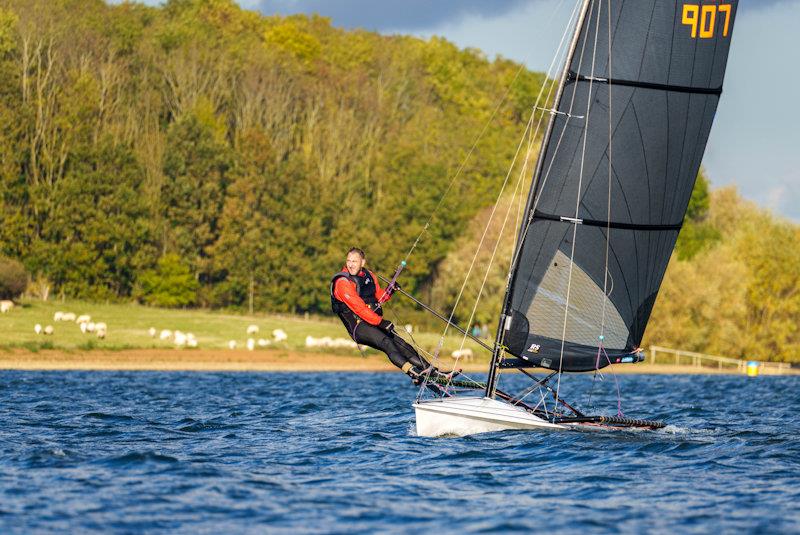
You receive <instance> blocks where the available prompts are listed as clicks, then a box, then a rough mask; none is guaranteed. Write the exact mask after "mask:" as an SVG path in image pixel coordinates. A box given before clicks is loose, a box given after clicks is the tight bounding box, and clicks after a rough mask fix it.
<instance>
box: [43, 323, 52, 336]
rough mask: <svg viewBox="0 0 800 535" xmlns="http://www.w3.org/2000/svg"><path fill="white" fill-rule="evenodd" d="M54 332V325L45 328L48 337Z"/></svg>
mask: <svg viewBox="0 0 800 535" xmlns="http://www.w3.org/2000/svg"><path fill="white" fill-rule="evenodd" d="M53 330H54V329H53V326H52V325H48V326H46V327H45V328H44V334H48V335H49V334H53Z"/></svg>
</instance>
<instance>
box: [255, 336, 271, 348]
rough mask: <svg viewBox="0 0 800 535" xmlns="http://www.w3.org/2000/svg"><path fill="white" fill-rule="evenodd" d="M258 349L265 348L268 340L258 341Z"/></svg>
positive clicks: (261, 339)
mask: <svg viewBox="0 0 800 535" xmlns="http://www.w3.org/2000/svg"><path fill="white" fill-rule="evenodd" d="M257 343H258V347H267V346H268V345H269V343H270V342H269V340H265V339H264V338H259V339H258V342H257Z"/></svg>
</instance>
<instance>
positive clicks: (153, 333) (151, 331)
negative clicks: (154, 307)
mask: <svg viewBox="0 0 800 535" xmlns="http://www.w3.org/2000/svg"><path fill="white" fill-rule="evenodd" d="M147 333H148V334H149V335H150V338H155V337H156V328H155V327H150V328H149V329H148V330H147Z"/></svg>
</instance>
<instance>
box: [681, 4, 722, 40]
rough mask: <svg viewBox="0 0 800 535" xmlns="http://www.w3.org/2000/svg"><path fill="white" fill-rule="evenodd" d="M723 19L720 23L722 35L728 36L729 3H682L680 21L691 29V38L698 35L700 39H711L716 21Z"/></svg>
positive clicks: (715, 28) (715, 27)
mask: <svg viewBox="0 0 800 535" xmlns="http://www.w3.org/2000/svg"><path fill="white" fill-rule="evenodd" d="M718 20H720V21H724V23H723V24H722V37H728V33H729V30H730V25H731V5H730V4H719V5H715V4H707V5H699V4H684V6H683V18H682V19H681V22H682V23H683V25H684V26H689V27H690V28H691V29H692V39H696V38H697V37H698V36H699V37H700V39H711V38H713V37H714V35H715V33H716V30H717V21H718Z"/></svg>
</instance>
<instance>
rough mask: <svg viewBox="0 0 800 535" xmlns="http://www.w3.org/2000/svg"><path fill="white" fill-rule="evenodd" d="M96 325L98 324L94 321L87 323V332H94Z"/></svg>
mask: <svg viewBox="0 0 800 535" xmlns="http://www.w3.org/2000/svg"><path fill="white" fill-rule="evenodd" d="M95 327H97V324H96V323H95V322H93V321H90V322H89V323H87V324H86V332H87V333H93V332H94V330H95Z"/></svg>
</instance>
